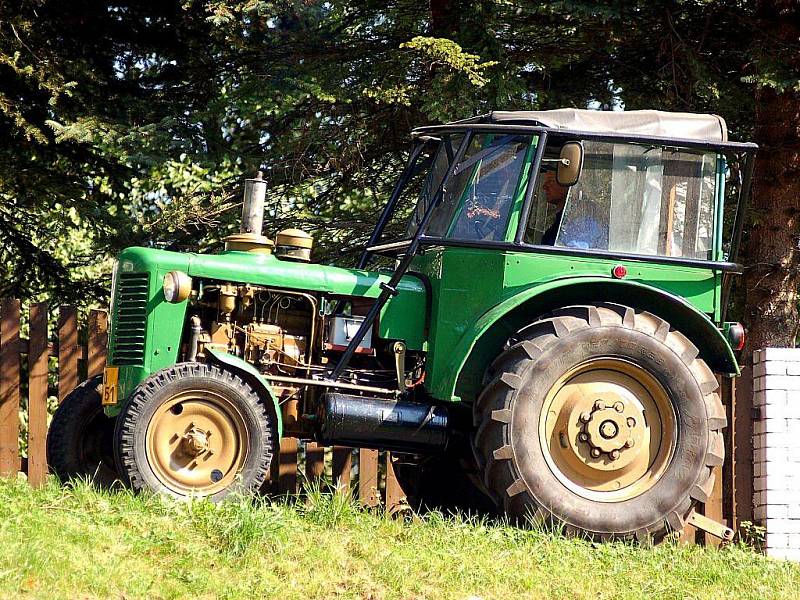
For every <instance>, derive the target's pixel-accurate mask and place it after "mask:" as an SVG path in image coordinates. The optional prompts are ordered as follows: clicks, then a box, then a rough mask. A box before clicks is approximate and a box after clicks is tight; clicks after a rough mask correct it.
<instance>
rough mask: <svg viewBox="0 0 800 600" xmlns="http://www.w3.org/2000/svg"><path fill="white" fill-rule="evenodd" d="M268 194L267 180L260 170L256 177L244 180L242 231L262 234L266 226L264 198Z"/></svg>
mask: <svg viewBox="0 0 800 600" xmlns="http://www.w3.org/2000/svg"><path fill="white" fill-rule="evenodd" d="M266 195H267V182H266V181H264V174H263V173H262V172H261V171H259V172H258V173H257V174H256V177H255V179H245V180H244V201H243V202H242V227H241V228H240V229H239V232H240V233H253V234H255V235H261V229H262V228H263V227H264V198H265V197H266Z"/></svg>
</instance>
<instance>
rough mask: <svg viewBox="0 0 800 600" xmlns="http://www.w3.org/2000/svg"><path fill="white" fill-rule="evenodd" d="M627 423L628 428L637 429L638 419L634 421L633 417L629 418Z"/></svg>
mask: <svg viewBox="0 0 800 600" xmlns="http://www.w3.org/2000/svg"><path fill="white" fill-rule="evenodd" d="M627 423H628V427H631V428H633V427H636V419H634V418H633V417H628V420H627Z"/></svg>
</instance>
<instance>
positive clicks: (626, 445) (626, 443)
mask: <svg viewBox="0 0 800 600" xmlns="http://www.w3.org/2000/svg"><path fill="white" fill-rule="evenodd" d="M635 443H636V442H634V441H633V438H628V441H627V442H625V447H626V448H633V445H634V444H635Z"/></svg>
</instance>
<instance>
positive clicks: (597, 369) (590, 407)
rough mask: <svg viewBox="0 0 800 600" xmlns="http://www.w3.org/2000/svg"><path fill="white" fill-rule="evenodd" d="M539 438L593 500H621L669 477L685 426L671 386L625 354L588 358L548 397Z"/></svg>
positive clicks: (569, 480)
mask: <svg viewBox="0 0 800 600" xmlns="http://www.w3.org/2000/svg"><path fill="white" fill-rule="evenodd" d="M539 439H540V442H541V446H542V452H543V453H544V457H545V460H546V462H547V464H548V466H549V467H550V469H551V470H552V472H553V474H554V475H555V476H556V477H557V478H558V479H559V481H561V483H563V484H564V485H565V486H566V487H567V488H569V489H570V490H572V491H573V492H575V493H576V494H578V495H579V496H582V497H584V498H588V499H591V500H596V501H600V502H620V501H623V500H628V499H630V498H634V497H636V496H639V495H641V494H643V493H644V492H646V491H647V490H649V489H650V488H651V487H652V486H653V485H655V483H656V482H657V481H658V480H659V479H660V478H661V476H662V475H663V473H664V471H665V470H666V468H667V465H668V464H669V462H670V460H671V459H672V455H673V454H674V451H675V445H676V441H677V427H676V418H675V411H674V409H673V406H672V402H671V401H670V399H669V396H668V395H667V392H666V390H664V388H663V386H662V385H661V384H660V383H659V382H658V381H657V380H656V379H655V378H654V377H653V376H652V375H651V374H650V373H648V372H647V371H645V370H644V369H642V368H641V367H639V366H637V365H635V364H633V363H631V362H629V361H626V360H623V359H619V358H602V359H596V360H591V361H587V362H585V363H582V364H581V365H578V366H577V367H575V368H573V369H571V370H570V371H568V372H567V373H566V374H565V375H564V376H562V377H561V378H560V379H559V380H558V381H557V382H556V383H555V385H553V387H552V388H551V389H550V390H549V392H548V394H547V396H546V397H545V401H544V406H543V410H542V413H541V417H540V421H539Z"/></svg>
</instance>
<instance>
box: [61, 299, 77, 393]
mask: <svg viewBox="0 0 800 600" xmlns="http://www.w3.org/2000/svg"><path fill="white" fill-rule="evenodd" d="M78 356H80V352H79V348H78V311H77V309H76V308H75V307H74V306H62V307H61V308H60V309H59V311H58V401H59V402H63V401H64V398H66V396H67V394H69V393H70V392H71V391H72V390H74V389H75V387H76V386H77V385H78Z"/></svg>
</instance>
